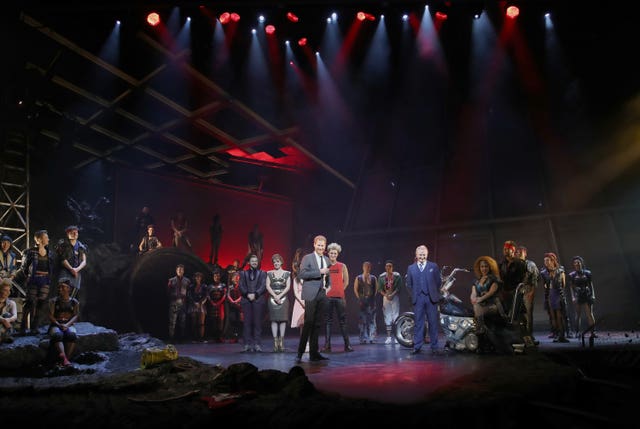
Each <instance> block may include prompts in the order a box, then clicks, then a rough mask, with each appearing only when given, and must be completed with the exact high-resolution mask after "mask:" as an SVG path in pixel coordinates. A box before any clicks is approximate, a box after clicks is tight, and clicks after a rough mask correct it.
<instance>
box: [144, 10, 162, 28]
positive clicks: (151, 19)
mask: <svg viewBox="0 0 640 429" xmlns="http://www.w3.org/2000/svg"><path fill="white" fill-rule="evenodd" d="M147 23H149V25H150V26H152V27H155V26H156V25H158V24H160V15H158V14H157V13H156V12H151V13H150V14H149V15H147Z"/></svg>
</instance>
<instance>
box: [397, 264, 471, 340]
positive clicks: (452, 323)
mask: <svg viewBox="0 0 640 429" xmlns="http://www.w3.org/2000/svg"><path fill="white" fill-rule="evenodd" d="M449 268H450V267H448V266H444V267H442V270H441V271H440V276H441V278H442V286H441V287H440V293H441V296H442V298H441V300H440V303H439V304H438V311H439V313H440V326H441V327H442V330H443V331H444V333H445V339H446V345H447V347H450V348H453V349H455V350H470V351H475V350H477V348H478V337H477V335H476V333H475V328H476V322H475V318H474V317H473V310H472V309H470V308H468V307H467V306H465V305H464V303H463V302H462V300H461V299H460V298H458V297H457V296H455V295H454V294H453V293H451V291H450V289H451V287H452V286H453V284H454V283H455V281H456V274H458V273H460V272H464V273H468V272H469V270H468V269H466V268H459V267H455V268H453V269H451V271H450V272H449V274H446V272H447V270H449ZM414 328H415V314H414V313H413V312H412V311H407V312H404V313H402V314H401V315H400V316H398V318H397V319H396V320H395V322H394V324H393V333H394V335H395V337H396V339H397V340H398V343H400V344H401V345H403V346H404V347H413V331H414ZM427 331H428V329H425V332H427Z"/></svg>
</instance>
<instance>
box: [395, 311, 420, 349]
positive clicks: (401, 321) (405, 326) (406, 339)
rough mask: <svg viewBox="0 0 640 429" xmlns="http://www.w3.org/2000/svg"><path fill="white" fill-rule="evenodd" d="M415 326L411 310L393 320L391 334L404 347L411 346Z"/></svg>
mask: <svg viewBox="0 0 640 429" xmlns="http://www.w3.org/2000/svg"><path fill="white" fill-rule="evenodd" d="M415 326H416V321H415V316H414V314H413V313H412V312H406V313H402V314H401V315H400V316H398V318H397V319H396V320H395V322H393V334H394V336H395V337H396V340H398V343H400V344H401V345H402V346H404V347H413V329H414V328H415Z"/></svg>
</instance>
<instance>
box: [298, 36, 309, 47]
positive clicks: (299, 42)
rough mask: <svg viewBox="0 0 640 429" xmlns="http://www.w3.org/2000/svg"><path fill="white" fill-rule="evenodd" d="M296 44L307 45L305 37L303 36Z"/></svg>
mask: <svg viewBox="0 0 640 429" xmlns="http://www.w3.org/2000/svg"><path fill="white" fill-rule="evenodd" d="M298 46H307V38H306V37H303V38H302V39H300V40H298Z"/></svg>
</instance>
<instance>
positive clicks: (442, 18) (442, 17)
mask: <svg viewBox="0 0 640 429" xmlns="http://www.w3.org/2000/svg"><path fill="white" fill-rule="evenodd" d="M447 18H448V16H447V14H446V13H444V12H440V11H438V12H436V19H437V20H438V21H446V19H447Z"/></svg>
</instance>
